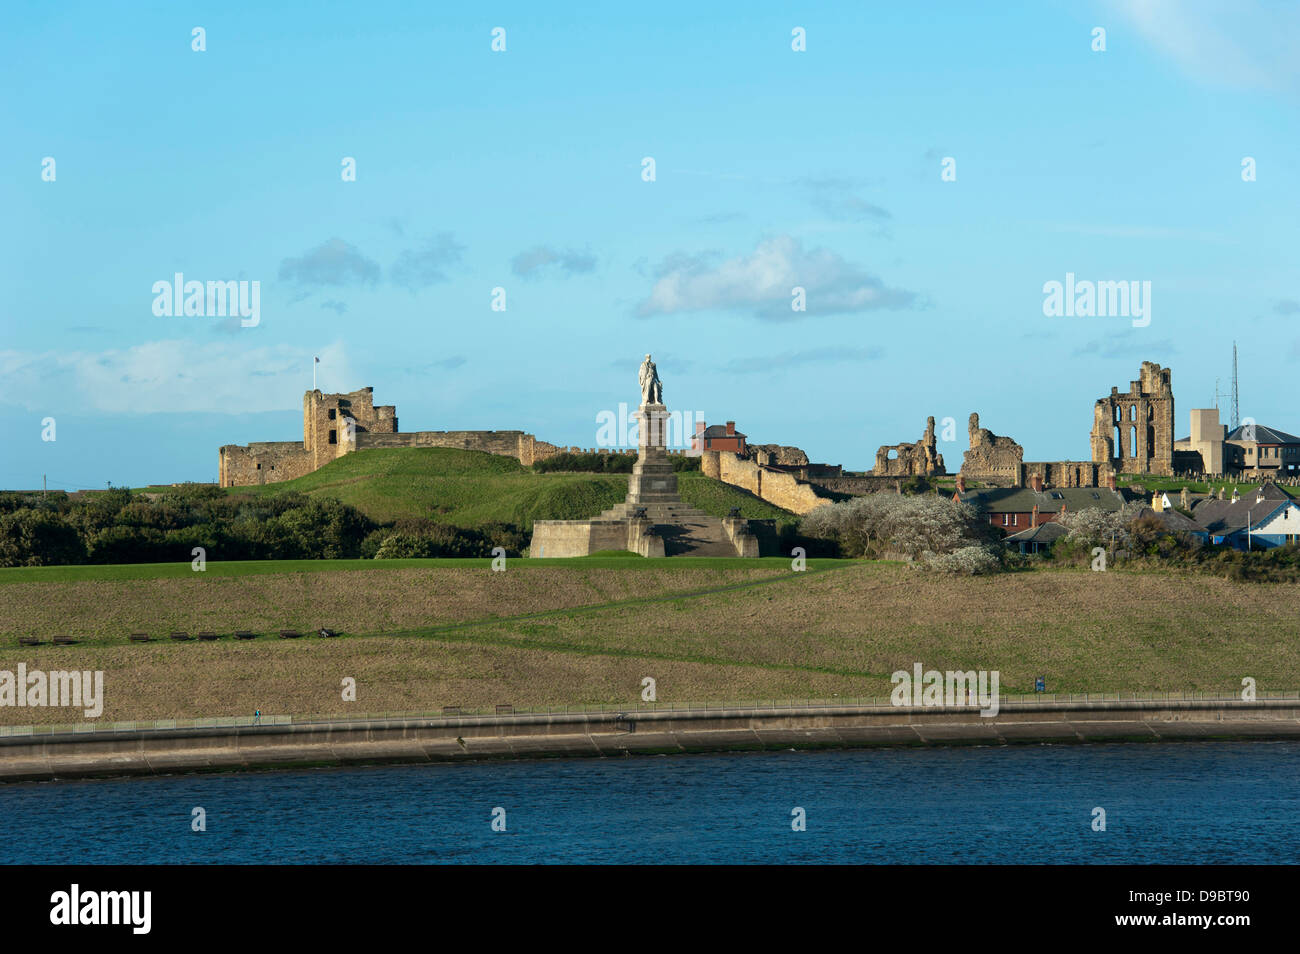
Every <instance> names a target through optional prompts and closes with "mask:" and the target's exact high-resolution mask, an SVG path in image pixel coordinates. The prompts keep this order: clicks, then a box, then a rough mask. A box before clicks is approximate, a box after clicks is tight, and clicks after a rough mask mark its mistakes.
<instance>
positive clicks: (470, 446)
mask: <svg viewBox="0 0 1300 954" xmlns="http://www.w3.org/2000/svg"><path fill="white" fill-rule="evenodd" d="M373 391H374V389H373V388H368V387H367V388H362V389H361V390H359V391H349V392H347V393H345V394H322V393H321V392H320V391H308V392H307V393H306V394H304V395H303V398H302V440H301V441H261V442H257V443H252V444H247V445H240V444H226V445H225V446H223V447H222V448H221V449H220V450H219V451H218V452H217V461H218V463H217V481H218V484H219V485H220V486H222V487H248V486H253V485H256V484H273V483H279V482H280V481H284V480H292V479H293V478H295V477H301V476H303V475H304V474H310V473H311V472H312V471H314V470H319V469H320V468H321V467H324V466H325V465H326V464H328V463H329V462H330V461H332V460H337V459H338V458H340V457H342V456H343V455H344V454H350V453H353V452H354V451H359V450H367V449H370V448H377V447H454V448H458V449H461V450H475V451H485V452H486V453H489V454H501V455H503V456H506V457H513V458H515V459H516V460H518V461H519V462H520V463H521V464H523V465H525V466H528V465H530V464H532V463H533V462H534V461H537V460H542V459H544V458H546V457H551V456H553V455H555V454H558V453H559V452H560V448H558V447H556V446H554V445H553V444H548V443H546V442H545V441H539V440H538V439H537V438H535V437H534V436H533V435H532V434H525V433H524V432H523V431H413V432H411V433H407V434H403V433H401V432H400V431H399V430H398V429H397V408H396V407H394V406H393V405H391V404H382V405H378V406H376V405H375V403H374V397H373Z"/></svg>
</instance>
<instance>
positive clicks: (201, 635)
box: [199, 632, 221, 642]
mask: <svg viewBox="0 0 1300 954" xmlns="http://www.w3.org/2000/svg"><path fill="white" fill-rule="evenodd" d="M220 638H221V637H220V636H218V635H217V634H216V633H209V632H203V633H199V639H204V640H207V641H208V642H211V641H212V640H214V639H220Z"/></svg>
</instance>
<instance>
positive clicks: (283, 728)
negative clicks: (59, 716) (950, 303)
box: [0, 695, 1300, 782]
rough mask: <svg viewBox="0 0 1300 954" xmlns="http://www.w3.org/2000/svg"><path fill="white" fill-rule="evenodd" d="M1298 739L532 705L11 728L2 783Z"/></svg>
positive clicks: (1226, 721)
mask: <svg viewBox="0 0 1300 954" xmlns="http://www.w3.org/2000/svg"><path fill="white" fill-rule="evenodd" d="M1194 739H1300V695H1297V696H1295V697H1293V698H1276V697H1275V698H1262V699H1259V700H1256V701H1254V702H1243V701H1241V700H1239V699H1205V698H1197V699H1178V698H1171V699H1139V700H1121V699H1110V700H1097V699H1090V700H1088V701H1082V700H1075V701H1060V700H1053V701H1046V700H1044V701H1038V700H1035V699H1033V698H1032V697H1030V698H1028V699H1025V698H1021V699H1015V700H1012V699H1004V700H1003V701H1002V703H1001V706H1000V710H999V712H998V714H997V716H995V717H992V718H986V717H983V716H981V715H980V714H979V710H978V709H977V708H976V707H974V706H953V707H947V708H943V707H936V708H909V707H895V706H891V705H888V704H870V705H847V704H846V705H838V704H835V703H825V704H800V705H789V706H782V705H763V706H747V707H734V708H732V707H718V708H698V709H669V708H656V709H639V710H638V709H629V710H627V711H626V712H615V711H612V710H605V711H599V712H521V713H510V714H495V715H444V716H441V717H438V716H424V717H388V718H374V719H358V720H343V719H339V720H330V721H313V722H292V721H289V720H288V719H286V718H284V717H280V718H278V719H276V720H274V722H272V723H270V724H262V725H248V724H242V725H211V726H188V727H177V728H157V727H154V728H120V727H99V726H96V727H94V729H93V731H88V730H81V729H79V730H78V731H59V730H56V731H53V732H44V731H39V730H37V731H35V732H33V731H31V730H15V729H10V728H7V729H5V730H4V734H0V781H10V782H14V781H38V780H39V781H48V780H53V779H75V778H91V777H111V776H130V775H161V774H172V773H183V772H205V771H240V770H263V769H275V768H294V767H306V766H321V765H359V764H368V763H401V762H439V761H463V760H476V759H522V758H545V757H573V756H624V755H636V754H661V753H685V752H725V751H746V750H764V749H768V750H774V749H792V748H854V747H867V746H932V745H966V744H978V745H1003V744H1012V743H1038V742H1054V743H1080V742H1120V741H1130V742H1134V741H1141V742H1155V741H1176V740H1194Z"/></svg>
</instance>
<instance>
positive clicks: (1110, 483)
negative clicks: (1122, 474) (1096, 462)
mask: <svg viewBox="0 0 1300 954" xmlns="http://www.w3.org/2000/svg"><path fill="white" fill-rule="evenodd" d="M1106 486H1107V487H1108V488H1109V489H1110V490H1111V491H1112V492H1117V491H1118V488H1117V487H1116V486H1115V473H1114V472H1113V471H1112V472H1111V473H1109V474H1107V475H1106Z"/></svg>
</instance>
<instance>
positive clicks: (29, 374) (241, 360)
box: [0, 339, 352, 414]
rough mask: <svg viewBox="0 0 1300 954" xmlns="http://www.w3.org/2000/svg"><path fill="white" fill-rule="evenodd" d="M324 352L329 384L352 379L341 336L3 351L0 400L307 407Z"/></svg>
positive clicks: (46, 404) (218, 408) (135, 409)
mask: <svg viewBox="0 0 1300 954" xmlns="http://www.w3.org/2000/svg"><path fill="white" fill-rule="evenodd" d="M314 355H319V356H320V359H321V367H322V368H323V369H326V370H325V371H323V372H322V373H323V374H326V375H327V376H328V380H327V379H326V378H325V377H322V378H321V379H320V384H321V386H322V387H324V386H326V385H328V384H329V382H330V381H336V382H346V381H350V380H352V373H351V371H350V369H349V365H348V357H347V349H346V347H345V346H344V345H343V343H342V342H336V343H334V344H331V345H328V346H325V347H324V348H318V349H316V351H315V352H312V351H311V350H309V349H307V348H298V347H291V346H289V345H264V346H257V347H249V346H247V345H243V344H240V343H239V342H238V341H236V340H226V339H218V340H215V341H213V340H210V339H209V340H204V341H203V342H202V344H199V343H197V342H195V341H190V340H166V341H148V342H144V343H143V344H138V345H132V346H131V347H129V348H120V349H112V350H108V351H98V352H94V351H45V352H23V351H0V400H3V401H4V403H6V404H7V405H9V406H10V407H15V406H17V407H24V408H27V409H28V410H31V411H36V412H39V411H44V410H47V409H50V408H53V407H64V408H66V407H75V408H76V409H77V411H78V412H85V411H96V412H101V413H105V414H132V413H136V414H157V413H167V412H182V413H187V412H196V411H213V412H222V411H227V412H232V413H243V412H249V411H282V410H285V409H286V408H296V407H300V406H301V404H302V395H303V392H304V391H306V390H308V389H309V388H310V387H311V368H312V357H313V356H314Z"/></svg>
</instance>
